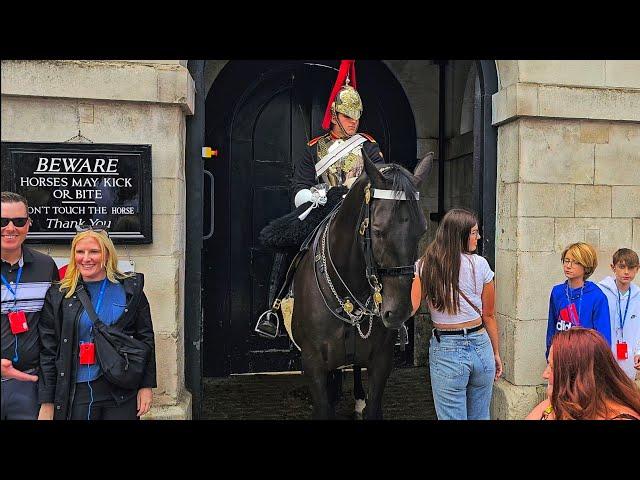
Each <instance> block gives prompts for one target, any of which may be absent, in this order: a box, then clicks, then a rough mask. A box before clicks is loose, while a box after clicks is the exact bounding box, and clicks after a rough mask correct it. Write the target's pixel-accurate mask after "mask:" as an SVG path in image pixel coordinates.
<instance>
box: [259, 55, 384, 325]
mask: <svg viewBox="0 0 640 480" xmlns="http://www.w3.org/2000/svg"><path fill="white" fill-rule="evenodd" d="M354 62H355V60H342V62H341V63H340V68H339V70H338V75H337V78H336V82H335V84H334V86H333V89H332V91H331V95H330V96H329V101H328V102H327V107H326V109H325V115H324V118H323V121H322V128H323V129H324V130H329V131H328V132H327V133H325V134H323V135H320V136H318V137H315V138H313V139H312V140H310V141H309V142H308V143H307V146H306V148H305V150H304V155H303V157H302V159H300V161H298V162H297V163H296V165H295V169H294V175H293V179H292V193H293V197H294V204H295V206H296V209H295V210H294V211H293V212H292V213H290V214H288V215H285V216H283V217H281V218H278V219H276V220H274V221H272V222H271V223H270V224H269V225H267V226H266V227H265V228H264V229H263V230H262V232H260V241H261V242H262V243H263V245H265V246H267V247H272V248H274V249H275V250H276V253H275V256H274V262H273V266H272V269H271V275H270V279H269V299H268V304H269V305H271V308H270V309H269V310H267V311H266V312H264V313H263V314H262V315H261V316H260V318H259V319H258V322H257V324H256V327H255V331H256V332H257V333H258V334H260V335H262V336H265V337H267V338H275V337H276V336H277V334H278V330H279V323H280V320H279V317H278V314H277V310H278V309H280V306H281V305H280V299H281V298H282V296H281V293H284V291H285V290H286V288H287V286H288V284H289V283H290V280H291V278H292V277H293V273H294V272H295V268H296V265H297V262H296V259H297V260H299V257H300V256H298V257H296V259H294V261H293V262H292V263H291V262H290V259H291V257H292V254H293V253H294V252H295V251H297V250H298V249H300V248H301V246H302V244H303V242H304V240H305V239H306V238H308V237H309V236H310V234H311V233H312V232H313V231H314V230H315V229H316V227H317V226H318V225H319V224H320V222H321V221H322V220H323V219H324V218H325V217H327V216H328V215H329V213H331V211H332V210H333V209H334V208H335V207H336V206H337V205H338V204H339V203H340V201H341V200H342V199H343V197H344V195H345V194H346V193H347V191H348V189H349V188H350V187H351V185H352V184H353V182H354V181H355V180H356V179H357V178H358V177H359V176H360V174H361V173H362V171H363V168H364V162H363V150H364V152H365V154H366V155H367V156H368V158H370V159H371V160H372V161H373V163H376V164H383V163H384V158H383V156H382V152H381V151H380V146H379V145H378V143H377V142H376V141H375V140H374V139H373V137H372V136H371V135H368V134H366V133H358V126H359V123H360V117H361V116H362V111H363V105H362V99H361V98H360V94H359V93H358V91H357V90H356V73H355V65H354ZM290 263H291V265H290V268H289V272H288V274H287V277H286V279H283V274H284V273H285V269H286V267H287V265H289V264H290ZM283 280H285V282H284V285H283V286H282V287H281V285H282V281H283ZM280 287H281V288H280ZM278 292H280V294H278ZM276 294H278V295H277V296H276ZM286 307H288V308H289V307H290V306H289V305H286ZM288 308H283V313H284V312H287V313H290V310H289V311H288Z"/></svg>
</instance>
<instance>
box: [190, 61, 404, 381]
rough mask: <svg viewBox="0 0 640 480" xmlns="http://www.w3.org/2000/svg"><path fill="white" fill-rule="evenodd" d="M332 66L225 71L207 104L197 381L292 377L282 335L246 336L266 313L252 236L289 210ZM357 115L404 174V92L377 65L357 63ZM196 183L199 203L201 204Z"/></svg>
mask: <svg viewBox="0 0 640 480" xmlns="http://www.w3.org/2000/svg"><path fill="white" fill-rule="evenodd" d="M337 65H338V62H337V61H326V62H323V61H233V62H229V63H227V64H226V65H225V67H224V68H223V69H222V70H221V71H220V73H219V75H218V76H217V77H216V79H215V81H214V83H213V85H212V88H211V90H210V91H209V94H208V95H207V99H206V105H205V111H206V131H205V145H208V146H211V147H212V148H214V149H216V150H218V152H219V154H218V156H217V157H214V158H212V159H210V160H207V161H206V162H205V164H204V168H205V170H207V171H209V172H210V173H211V174H212V176H213V179H214V182H215V183H214V185H215V187H214V189H215V203H214V207H213V208H214V211H213V216H211V211H210V205H209V204H208V202H206V201H205V202H204V209H203V216H204V219H205V220H204V224H205V233H206V231H207V230H208V222H209V220H208V218H213V219H214V220H213V221H214V225H213V235H212V236H211V237H210V238H208V239H206V240H204V242H203V248H202V259H203V262H202V266H203V270H202V285H203V291H202V307H203V323H204V325H203V340H204V342H203V375H204V376H224V375H228V374H230V373H247V372H264V371H286V370H297V369H299V368H300V365H299V362H298V361H297V359H298V352H297V350H296V349H295V347H292V345H291V343H290V341H289V339H288V338H287V337H286V334H285V335H283V336H281V337H279V338H277V339H275V340H264V339H262V338H260V337H258V336H257V335H255V334H254V333H253V325H254V324H255V321H256V319H257V317H258V315H259V314H260V313H261V312H262V311H264V310H265V309H266V308H267V305H266V297H267V291H266V289H267V283H268V276H269V269H270V266H271V262H272V253H271V252H270V251H268V250H265V249H264V248H262V246H261V245H260V244H259V242H258V240H257V238H258V233H259V232H260V230H261V229H262V227H263V226H264V225H266V224H267V223H268V222H269V221H270V220H272V219H274V218H276V217H279V216H281V215H283V214H285V213H287V212H289V211H290V209H291V206H292V205H291V199H290V192H289V185H290V178H291V175H292V173H293V168H294V165H295V162H296V161H297V160H298V159H299V158H300V157H301V154H302V149H303V147H304V144H305V143H306V142H307V141H308V140H309V139H310V138H313V137H315V136H317V135H319V134H321V133H323V131H322V130H321V128H320V123H321V121H322V116H323V114H324V109H325V107H326V101H327V98H328V95H329V92H330V90H331V87H332V86H333V82H334V80H335V75H336V71H335V68H336V67H337ZM357 70H358V90H359V91H360V93H361V95H362V99H363V103H364V106H365V109H364V114H363V117H362V120H361V131H364V132H368V133H370V134H371V135H373V137H374V138H376V139H377V140H378V142H379V143H380V145H381V149H382V152H383V154H384V155H385V157H386V158H387V159H388V161H389V160H391V161H394V162H396V163H400V164H403V165H405V166H407V167H408V168H413V166H414V165H415V162H416V137H415V124H414V120H413V113H412V111H411V108H410V106H409V103H408V101H407V99H406V96H405V95H404V91H403V90H402V88H401V86H400V85H399V83H398V82H397V80H396V79H395V77H394V76H393V74H392V73H391V72H390V71H389V70H388V68H387V67H386V66H385V65H384V64H382V63H381V62H374V61H362V62H358V65H357ZM209 188H210V187H209V185H208V182H205V186H204V195H203V198H205V199H207V198H209V196H210V193H209V190H208V189H209Z"/></svg>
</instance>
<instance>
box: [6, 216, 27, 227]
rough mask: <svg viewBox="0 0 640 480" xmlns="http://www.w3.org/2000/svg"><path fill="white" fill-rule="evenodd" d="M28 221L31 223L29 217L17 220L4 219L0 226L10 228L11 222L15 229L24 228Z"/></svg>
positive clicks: (17, 218)
mask: <svg viewBox="0 0 640 480" xmlns="http://www.w3.org/2000/svg"><path fill="white" fill-rule="evenodd" d="M28 221H29V217H16V218H5V217H2V220H1V221H0V225H2V228H4V227H8V226H9V222H13V225H14V226H15V227H24V226H25V225H26V224H27V222H28Z"/></svg>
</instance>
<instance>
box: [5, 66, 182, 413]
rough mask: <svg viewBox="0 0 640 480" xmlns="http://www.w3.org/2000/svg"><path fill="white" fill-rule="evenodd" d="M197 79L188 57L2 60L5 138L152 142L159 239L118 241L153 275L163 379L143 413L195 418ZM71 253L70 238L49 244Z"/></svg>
mask: <svg viewBox="0 0 640 480" xmlns="http://www.w3.org/2000/svg"><path fill="white" fill-rule="evenodd" d="M193 100H194V85H193V80H192V79H191V76H190V75H189V72H188V71H187V69H186V61H184V60H175V61H171V60H161V61H151V60H143V61H139V62H132V61H55V60H47V61H2V140H3V141H24V142H64V141H66V140H68V139H70V138H71V137H74V136H75V135H77V133H78V130H80V131H81V133H82V136H84V137H85V138H87V139H89V140H90V141H92V142H94V143H133V144H151V148H152V171H153V183H152V190H153V200H152V201H153V243H152V244H150V245H133V246H128V247H125V246H124V245H120V246H118V247H117V250H118V253H119V255H120V256H121V258H123V259H127V258H128V257H129V256H130V257H131V259H132V260H133V261H134V262H135V270H136V271H138V272H142V273H143V274H144V275H145V293H146V295H147V297H148V298H149V303H150V305H151V314H152V318H153V324H154V330H155V342H156V361H157V376H158V388H156V389H155V390H154V406H153V408H152V410H151V411H150V412H149V413H148V414H147V415H146V416H145V418H167V419H168V418H171V419H188V418H191V394H190V393H189V392H188V391H186V389H185V386H184V334H183V332H184V318H183V317H184V315H183V312H184V248H185V181H184V161H185V158H184V152H185V145H184V142H185V116H186V115H191V114H192V113H193V105H194V102H193ZM38 250H40V251H43V252H46V253H49V254H51V255H52V256H65V257H66V256H68V255H69V247H68V246H50V247H47V246H43V247H41V248H38Z"/></svg>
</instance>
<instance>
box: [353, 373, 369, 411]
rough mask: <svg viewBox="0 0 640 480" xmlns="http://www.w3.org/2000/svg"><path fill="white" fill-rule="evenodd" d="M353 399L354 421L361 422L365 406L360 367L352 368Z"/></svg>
mask: <svg viewBox="0 0 640 480" xmlns="http://www.w3.org/2000/svg"><path fill="white" fill-rule="evenodd" d="M353 398H354V399H355V401H356V406H355V415H356V420H362V412H363V411H364V407H365V405H366V401H365V393H364V387H363V386H362V367H353Z"/></svg>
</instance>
